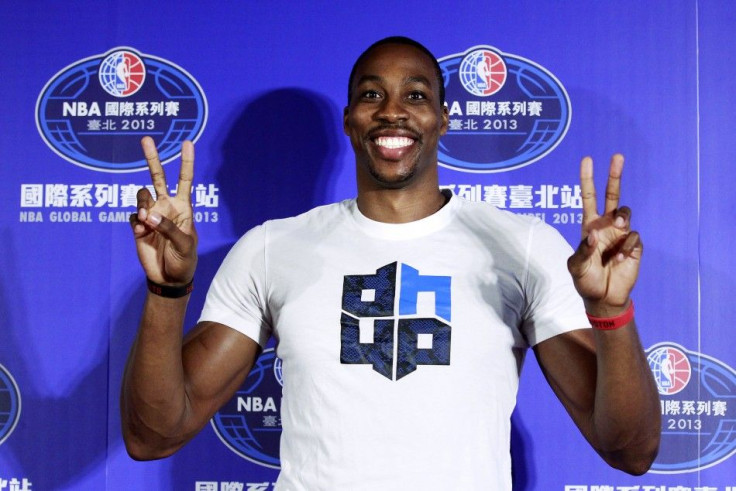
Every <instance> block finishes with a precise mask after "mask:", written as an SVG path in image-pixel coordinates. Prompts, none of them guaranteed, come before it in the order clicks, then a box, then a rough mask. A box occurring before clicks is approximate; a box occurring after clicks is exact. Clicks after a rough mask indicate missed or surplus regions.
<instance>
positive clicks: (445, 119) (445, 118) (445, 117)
mask: <svg viewBox="0 0 736 491" xmlns="http://www.w3.org/2000/svg"><path fill="white" fill-rule="evenodd" d="M449 124H450V111H449V110H448V109H447V104H442V123H441V126H440V136H442V135H444V134H445V133H447V127H448V126H449Z"/></svg>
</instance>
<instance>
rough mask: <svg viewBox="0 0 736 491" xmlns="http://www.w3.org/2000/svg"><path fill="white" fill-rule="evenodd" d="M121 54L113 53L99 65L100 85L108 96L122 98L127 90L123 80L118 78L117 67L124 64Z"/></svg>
mask: <svg viewBox="0 0 736 491" xmlns="http://www.w3.org/2000/svg"><path fill="white" fill-rule="evenodd" d="M124 62H125V60H124V57H123V52H122V51H121V52H118V53H114V54H112V55H110V56H108V57H107V58H105V59H104V60H102V63H100V84H101V85H102V88H103V89H105V91H106V92H107V93H108V94H111V95H114V96H117V97H122V95H123V92H125V89H126V88H127V85H126V83H125V80H123V79H121V78H120V77H119V76H118V65H120V64H121V63H124Z"/></svg>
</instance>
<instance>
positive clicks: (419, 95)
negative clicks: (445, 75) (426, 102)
mask: <svg viewBox="0 0 736 491" xmlns="http://www.w3.org/2000/svg"><path fill="white" fill-rule="evenodd" d="M426 98H427V94H425V93H424V92H422V91H421V90H412V91H411V92H409V99H411V100H413V101H420V100H422V99H426Z"/></svg>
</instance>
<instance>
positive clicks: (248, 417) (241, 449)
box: [211, 348, 282, 468]
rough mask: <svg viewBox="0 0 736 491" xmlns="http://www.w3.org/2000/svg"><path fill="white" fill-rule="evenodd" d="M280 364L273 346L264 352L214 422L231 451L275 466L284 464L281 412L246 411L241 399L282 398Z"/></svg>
mask: <svg viewBox="0 0 736 491" xmlns="http://www.w3.org/2000/svg"><path fill="white" fill-rule="evenodd" d="M277 366H278V368H277ZM280 366H281V363H280V360H279V359H278V358H276V354H275V352H274V350H273V348H269V349H267V350H265V351H264V352H263V353H261V356H260V357H259V358H258V360H257V361H256V364H255V365H254V366H253V369H252V370H251V371H250V373H249V374H248V376H247V377H246V379H245V381H244V382H243V385H242V386H241V388H240V390H238V391H237V392H236V393H235V396H234V397H233V398H232V399H231V400H230V401H229V402H228V403H226V404H225V405H224V406H223V407H222V408H220V410H219V411H217V413H215V416H214V417H213V418H212V421H211V423H212V427H213V429H214V430H215V433H216V434H217V436H218V437H219V438H220V440H221V441H222V442H223V443H224V444H225V445H226V446H227V447H229V448H230V450H232V451H233V452H235V453H236V454H238V455H240V456H241V457H243V458H244V459H247V460H250V461H251V462H255V463H257V464H261V465H263V466H266V467H271V468H278V467H279V466H280V461H279V447H280V439H281V424H280V411H278V412H277V413H273V412H271V411H266V412H259V411H258V410H256V409H255V408H254V410H242V409H241V408H240V407H239V404H238V399H239V398H241V399H245V398H248V397H257V398H259V399H260V400H261V401H265V400H266V399H267V398H269V397H270V398H271V399H272V400H274V401H280V398H281V383H282V382H281V380H280V372H281V370H280Z"/></svg>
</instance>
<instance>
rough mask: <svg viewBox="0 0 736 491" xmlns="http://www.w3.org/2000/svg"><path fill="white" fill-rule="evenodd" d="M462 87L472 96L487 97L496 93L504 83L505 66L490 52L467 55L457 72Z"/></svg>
mask: <svg viewBox="0 0 736 491" xmlns="http://www.w3.org/2000/svg"><path fill="white" fill-rule="evenodd" d="M458 72H459V76H460V82H461V83H462V84H463V87H465V89H466V90H467V91H468V92H470V93H471V94H473V95H477V96H489V95H492V94H495V93H496V92H498V91H499V90H500V89H501V87H503V84H504V82H505V81H506V65H505V64H504V62H503V59H502V58H501V57H500V56H499V55H497V54H496V53H494V52H492V51H487V50H477V51H473V52H471V53H469V54H468V55H467V56H466V57H465V58H463V61H462V62H461V63H460V68H459V70H458Z"/></svg>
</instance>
